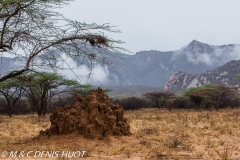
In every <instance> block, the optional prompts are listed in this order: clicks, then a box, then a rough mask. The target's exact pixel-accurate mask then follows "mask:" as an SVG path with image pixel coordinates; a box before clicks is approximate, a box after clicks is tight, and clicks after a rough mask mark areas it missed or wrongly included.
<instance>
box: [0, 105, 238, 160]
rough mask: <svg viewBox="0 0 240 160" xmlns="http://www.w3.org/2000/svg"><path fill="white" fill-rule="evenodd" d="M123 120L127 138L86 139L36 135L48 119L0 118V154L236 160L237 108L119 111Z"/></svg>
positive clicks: (35, 117) (95, 157)
mask: <svg viewBox="0 0 240 160" xmlns="http://www.w3.org/2000/svg"><path fill="white" fill-rule="evenodd" d="M125 117H126V118H127V119H128V122H129V124H130V127H131V132H132V134H133V135H131V136H123V137H118V136H111V137H108V138H105V139H103V140H89V139H84V138H83V137H82V136H81V135H78V134H77V133H72V134H70V135H52V136H49V137H48V136H38V135H39V132H40V131H41V130H45V129H47V128H48V127H49V126H50V121H49V116H47V117H46V118H45V119H44V120H42V121H41V122H37V116H36V115H17V116H13V117H10V118H9V117H7V116H0V122H1V123H0V154H1V153H2V152H3V151H8V152H10V151H25V152H28V151H82V150H84V151H86V153H85V154H84V158H78V159H104V160H105V159H107V160H108V159H109V160H111V159H112V160H114V159H119V160H121V159H134V160H137V159H151V160H154V159H174V160H177V159H184V160H187V159H206V160H208V159H219V160H228V159H229V160H230V159H236V160H237V159H239V160H240V109H224V110H219V111H194V110H172V111H168V110H158V109H141V110H137V111H125ZM0 156H1V155H0ZM0 158H1V159H5V160H7V158H2V157H0ZM8 159H12V160H14V159H19V158H8ZM22 159H31V158H26V157H24V158H22ZM32 159H34V158H32ZM36 159H39V160H42V159H44V160H45V159H48V160H50V159H56V160H57V159H59V160H63V159H67V158H66V157H61V156H58V157H55V158H39V157H38V158H36ZM68 159H69V158H68ZM70 159H71V158H70ZM72 159H73V158H72Z"/></svg>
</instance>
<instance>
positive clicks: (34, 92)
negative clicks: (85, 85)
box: [25, 72, 78, 117]
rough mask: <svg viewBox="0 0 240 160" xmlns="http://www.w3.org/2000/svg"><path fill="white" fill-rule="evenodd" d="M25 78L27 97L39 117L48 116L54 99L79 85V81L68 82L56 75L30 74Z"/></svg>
mask: <svg viewBox="0 0 240 160" xmlns="http://www.w3.org/2000/svg"><path fill="white" fill-rule="evenodd" d="M25 78H26V79H28V83H27V97H28V99H29V101H30V104H31V105H32V106H33V107H35V109H36V111H37V113H38V116H39V117H40V116H42V115H45V114H46V111H47V108H48V106H49V103H50V101H51V99H52V97H54V96H56V95H58V94H61V93H63V92H67V91H69V90H71V89H72V87H75V86H76V85H78V82H77V81H75V80H68V79H66V78H64V77H63V76H61V75H57V74H56V73H46V72H43V73H30V74H27V75H25Z"/></svg>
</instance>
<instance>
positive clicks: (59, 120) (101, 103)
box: [41, 88, 131, 139]
mask: <svg viewBox="0 0 240 160" xmlns="http://www.w3.org/2000/svg"><path fill="white" fill-rule="evenodd" d="M123 111H124V110H123V108H122V107H121V106H120V105H118V104H112V103H111V102H110V101H109V99H108V95H107V94H105V93H104V92H103V91H102V89H101V88H98V90H97V91H93V92H92V93H91V94H89V95H88V96H87V97H86V98H85V99H84V98H83V97H81V96H80V95H78V96H77V100H76V103H75V104H74V105H73V107H70V106H69V105H67V106H65V107H63V108H62V107H57V108H56V109H55V110H54V112H53V113H52V115H51V116H50V121H51V127H50V128H49V129H47V130H46V131H43V132H41V134H47V135H51V134H67V133H71V132H74V131H77V132H79V134H82V135H84V136H85V137H87V138H98V139H101V138H103V137H106V136H108V135H130V134H131V133H130V126H129V125H128V124H127V121H126V119H125V118H124V116H123V115H124V114H123Z"/></svg>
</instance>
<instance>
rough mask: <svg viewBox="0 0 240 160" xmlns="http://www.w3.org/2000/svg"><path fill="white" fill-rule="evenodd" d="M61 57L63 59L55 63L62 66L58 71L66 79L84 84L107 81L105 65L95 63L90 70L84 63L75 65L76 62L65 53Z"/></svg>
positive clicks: (107, 73)
mask: <svg viewBox="0 0 240 160" xmlns="http://www.w3.org/2000/svg"><path fill="white" fill-rule="evenodd" d="M62 59H63V60H64V62H63V63H62V62H58V63H57V65H58V66H61V67H62V68H63V69H62V70H59V73H60V74H62V75H64V76H66V77H67V78H68V79H74V80H77V81H79V82H81V83H84V84H85V83H90V84H97V83H101V84H103V83H106V82H107V81H108V75H109V71H108V67H107V66H102V65H95V66H94V67H93V69H92V70H90V69H89V68H88V67H87V66H86V65H81V66H77V63H76V62H75V61H74V60H73V59H71V58H69V57H67V56H66V55H65V54H63V55H62ZM89 76H90V77H89Z"/></svg>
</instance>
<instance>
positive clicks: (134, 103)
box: [111, 97, 153, 110]
mask: <svg viewBox="0 0 240 160" xmlns="http://www.w3.org/2000/svg"><path fill="white" fill-rule="evenodd" d="M111 102H112V103H118V104H119V105H121V106H122V107H123V108H124V110H135V109H141V108H148V107H151V106H153V104H152V103H151V102H149V101H148V100H146V99H144V98H138V97H128V98H124V99H111Z"/></svg>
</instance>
